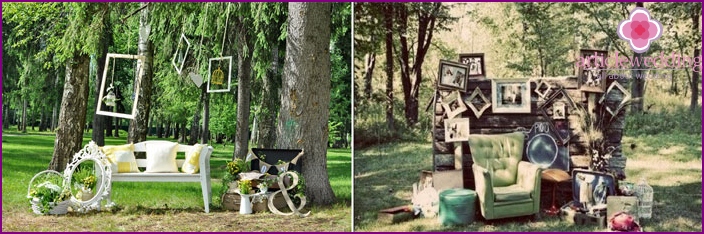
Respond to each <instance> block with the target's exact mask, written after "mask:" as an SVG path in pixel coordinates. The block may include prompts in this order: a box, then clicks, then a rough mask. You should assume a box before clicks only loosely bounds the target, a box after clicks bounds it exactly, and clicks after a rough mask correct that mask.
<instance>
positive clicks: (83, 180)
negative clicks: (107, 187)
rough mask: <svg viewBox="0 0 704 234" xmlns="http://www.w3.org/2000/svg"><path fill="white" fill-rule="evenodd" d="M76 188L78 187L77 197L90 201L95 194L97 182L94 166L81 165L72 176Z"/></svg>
mask: <svg viewBox="0 0 704 234" xmlns="http://www.w3.org/2000/svg"><path fill="white" fill-rule="evenodd" d="M71 181H72V183H73V185H74V188H78V189H79V190H78V191H76V192H77V194H76V198H77V199H80V200H82V201H88V200H90V199H92V198H93V196H95V194H94V191H95V185H96V182H97V177H96V176H95V170H94V169H93V167H92V166H89V165H81V166H80V167H79V168H78V170H76V172H75V173H73V176H72V178H71Z"/></svg>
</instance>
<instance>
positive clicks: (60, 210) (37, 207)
mask: <svg viewBox="0 0 704 234" xmlns="http://www.w3.org/2000/svg"><path fill="white" fill-rule="evenodd" d="M42 174H57V175H59V176H61V177H63V175H61V173H59V172H57V171H53V170H46V171H42V172H39V173H37V174H36V175H34V177H32V180H30V181H29V187H28V188H27V194H29V191H31V190H32V183H33V182H34V180H35V179H36V178H38V177H39V176H40V175H42ZM29 203H30V204H31V205H32V211H33V212H34V213H35V214H44V213H43V212H42V208H41V202H39V201H38V200H35V199H32V200H30V201H29ZM70 205H71V200H70V199H69V200H65V201H61V202H59V204H53V202H52V203H51V204H50V206H51V207H52V208H51V210H49V213H48V214H52V215H61V214H66V213H68V207H69V206H70Z"/></svg>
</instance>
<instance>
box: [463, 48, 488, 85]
mask: <svg viewBox="0 0 704 234" xmlns="http://www.w3.org/2000/svg"><path fill="white" fill-rule="evenodd" d="M460 63H462V64H465V65H467V66H469V71H468V73H467V77H469V78H470V79H472V78H474V79H481V80H483V79H484V78H485V77H486V68H485V67H484V53H473V54H460Z"/></svg>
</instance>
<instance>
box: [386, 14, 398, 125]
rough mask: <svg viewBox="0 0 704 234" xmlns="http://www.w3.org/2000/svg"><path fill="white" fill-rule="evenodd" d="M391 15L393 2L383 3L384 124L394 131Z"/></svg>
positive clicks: (392, 31) (392, 15)
mask: <svg viewBox="0 0 704 234" xmlns="http://www.w3.org/2000/svg"><path fill="white" fill-rule="evenodd" d="M393 17H394V4H393V3H385V4H384V28H385V29H386V30H385V31H386V32H385V37H386V39H385V40H384V41H385V42H386V43H385V45H386V126H387V128H388V129H389V131H391V132H394V131H395V129H396V128H395V125H396V124H395V123H394V55H393V46H394V40H393V33H394V29H393V26H394V25H393Z"/></svg>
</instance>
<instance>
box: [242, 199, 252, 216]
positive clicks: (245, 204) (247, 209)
mask: <svg viewBox="0 0 704 234" xmlns="http://www.w3.org/2000/svg"><path fill="white" fill-rule="evenodd" d="M249 197H250V195H245V194H240V214H251V213H252V202H251V201H250V200H249Z"/></svg>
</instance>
